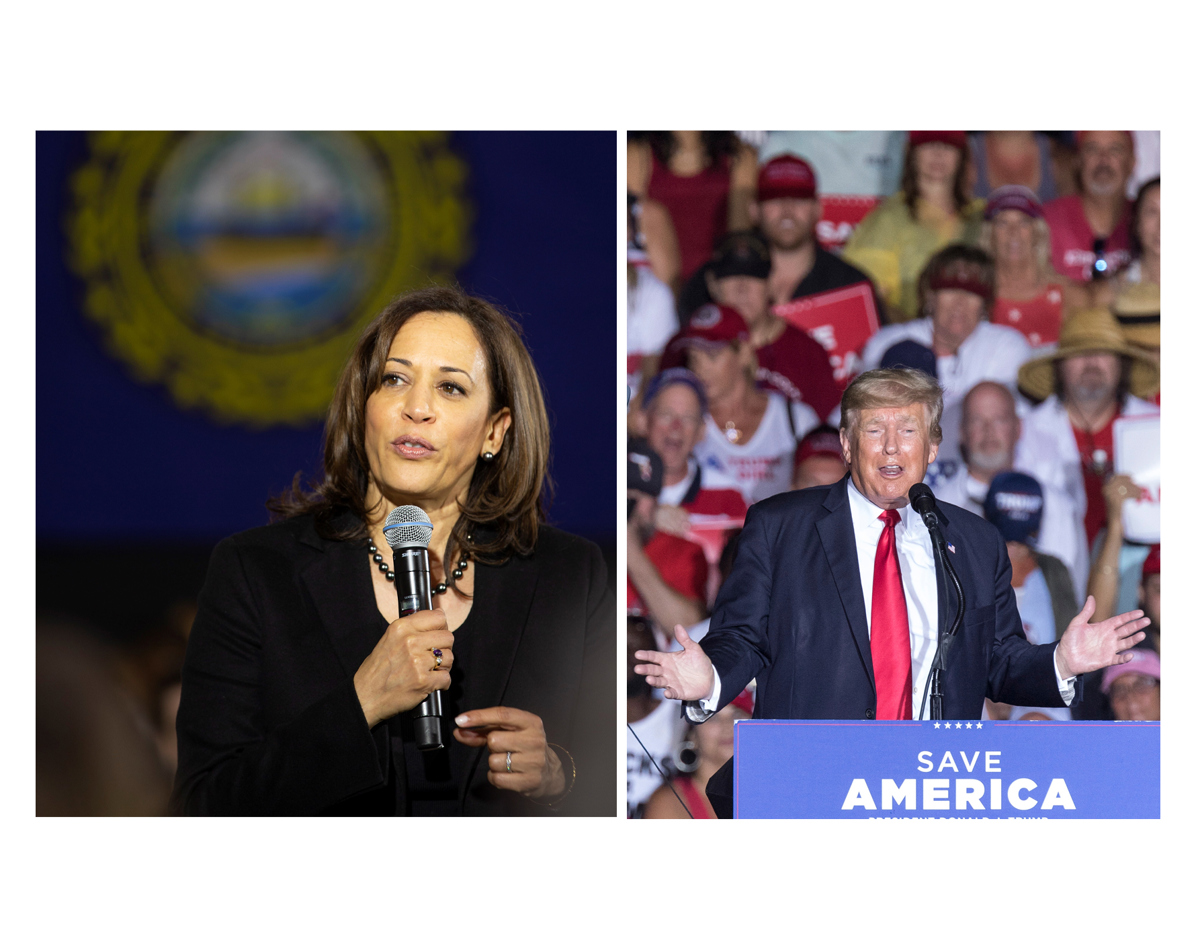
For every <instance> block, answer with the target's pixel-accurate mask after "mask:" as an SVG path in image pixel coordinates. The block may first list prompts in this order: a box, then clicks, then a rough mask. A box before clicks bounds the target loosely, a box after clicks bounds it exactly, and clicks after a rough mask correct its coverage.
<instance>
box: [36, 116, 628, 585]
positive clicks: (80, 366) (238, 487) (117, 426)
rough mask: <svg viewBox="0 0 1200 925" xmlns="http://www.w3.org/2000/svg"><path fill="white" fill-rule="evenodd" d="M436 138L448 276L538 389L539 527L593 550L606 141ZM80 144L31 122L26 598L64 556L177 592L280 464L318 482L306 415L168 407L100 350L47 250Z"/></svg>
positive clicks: (607, 358)
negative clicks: (461, 220) (466, 250)
mask: <svg viewBox="0 0 1200 925" xmlns="http://www.w3.org/2000/svg"><path fill="white" fill-rule="evenodd" d="M451 146H452V147H453V149H454V150H455V152H456V153H457V154H458V155H459V156H460V157H461V158H462V159H463V160H464V161H465V162H466V163H467V165H468V173H469V179H468V185H467V189H468V197H469V199H470V201H471V203H472V206H473V209H474V215H475V220H474V223H473V227H472V229H471V237H472V240H473V241H474V252H473V255H472V257H471V258H470V260H469V262H468V263H467V264H466V265H465V266H463V267H462V268H461V269H460V270H459V272H458V280H459V282H460V283H461V284H462V286H463V287H464V288H465V289H466V290H467V291H468V292H471V293H473V294H475V295H479V296H481V297H483V298H486V299H489V300H491V301H494V302H498V303H499V304H501V305H503V306H505V307H506V308H508V309H509V310H510V311H512V312H514V313H515V314H516V315H517V316H518V318H519V319H520V321H521V323H522V325H523V326H524V328H525V332H526V338H527V342H528V344H529V348H530V351H531V352H532V354H533V358H534V362H535V363H536V364H537V367H538V370H539V372H540V374H541V375H542V377H543V381H544V383H545V389H546V396H547V400H548V404H549V409H550V415H551V425H552V427H553V444H552V450H553V458H552V469H551V471H552V477H553V479H554V482H555V485H556V493H555V500H554V503H553V505H552V507H551V509H550V520H551V522H552V523H554V524H556V525H557V526H560V527H563V528H564V529H567V530H570V531H572V532H575V533H580V534H583V535H585V536H588V537H590V538H592V539H594V540H596V541H597V542H599V543H601V545H602V546H604V547H606V549H607V550H608V553H609V556H610V558H611V555H612V550H613V549H615V537H616V529H615V526H616V525H615V522H614V517H615V510H616V508H615V505H614V497H615V493H616V473H615V470H614V464H613V460H614V459H615V453H614V443H615V439H616V408H617V402H616V401H615V399H614V396H615V395H616V394H617V393H616V389H615V382H616V378H615V376H616V374H615V369H616V366H615V363H614V357H615V356H616V317H617V316H616V297H617V293H616V273H615V271H614V267H615V256H614V255H615V253H616V251H615V240H616V208H615V199H614V190H615V189H616V147H617V146H616V138H615V135H614V134H613V133H611V132H587V133H573V132H546V133H527V132H483V133H457V134H454V135H453V136H451ZM87 154H88V147H87V137H86V135H84V134H83V133H73V132H72V133H63V132H50V133H47V132H39V133H38V136H37V210H38V218H37V347H36V351H37V373H36V384H37V425H36V426H37V464H36V471H37V539H38V547H39V556H38V578H39V581H38V593H39V605H44V604H51V605H56V606H57V605H60V603H61V601H66V600H68V599H69V597H70V596H71V595H73V594H76V593H77V592H78V590H80V589H78V588H72V587H69V586H70V585H72V584H77V582H78V579H76V581H75V582H71V581H66V582H65V583H66V585H67V586H68V587H64V581H65V580H66V578H67V576H68V575H69V574H71V575H74V574H75V573H74V572H73V571H72V569H71V568H70V566H69V564H68V561H69V562H70V563H73V564H74V565H76V566H84V565H85V563H81V561H80V557H82V556H86V557H88V558H89V559H90V560H91V561H93V562H103V563H107V570H108V571H110V572H111V571H113V570H114V569H115V570H116V572H118V573H119V575H118V576H115V577H114V576H112V575H107V574H106V575H105V576H104V577H103V578H96V579H95V580H99V581H102V582H107V584H108V585H112V586H113V587H112V588H111V589H110V593H120V589H121V588H123V587H128V586H129V584H130V580H129V579H130V578H133V579H137V578H138V576H139V574H140V575H142V577H145V573H146V572H153V573H155V575H156V576H157V578H156V580H158V581H159V582H165V583H169V584H174V583H173V582H171V581H170V579H169V577H168V576H163V575H161V574H159V573H161V572H162V571H163V570H167V571H172V570H174V571H176V572H177V573H178V578H179V582H178V583H180V584H181V585H182V586H183V587H184V588H186V587H188V586H190V585H191V584H194V583H195V582H197V581H198V580H199V578H198V576H199V575H200V574H202V571H203V570H202V566H201V565H199V564H198V563H199V562H201V561H202V560H203V559H205V558H206V557H207V551H208V549H209V548H211V546H212V544H213V543H214V542H215V541H216V540H218V539H220V538H221V537H223V536H225V535H228V534H230V533H234V532H236V531H239V530H244V529H246V528H248V527H252V526H256V525H259V524H263V523H266V522H267V519H268V514H267V511H266V509H265V507H264V502H265V501H266V500H267V498H268V497H270V496H271V495H274V494H277V493H278V492H279V491H280V490H282V489H283V488H285V487H286V486H287V485H288V484H289V483H290V482H291V480H292V477H293V476H294V475H295V473H296V472H297V471H298V470H303V472H304V474H305V476H306V478H308V477H312V478H316V477H319V475H320V471H319V467H320V458H321V426H320V425H319V424H315V425H313V426H311V427H308V428H304V429H296V428H290V427H277V428H271V429H267V430H253V429H250V428H247V427H242V426H222V425H218V424H215V423H213V422H212V421H211V420H209V419H208V418H207V417H205V416H204V414H203V413H202V412H196V411H182V410H180V409H179V408H178V407H177V406H176V405H175V404H174V402H173V401H172V400H171V397H170V396H169V395H168V393H167V392H166V390H165V389H164V388H162V387H161V386H158V385H145V384H141V383H138V382H135V381H134V380H133V379H132V378H131V377H130V375H129V374H128V373H127V371H126V368H125V366H124V365H123V364H122V363H121V362H120V361H118V360H116V359H114V358H112V357H111V356H110V355H109V354H108V353H106V352H105V350H104V348H103V346H102V332H101V331H100V330H99V329H98V327H97V326H95V325H94V324H92V323H91V322H90V321H89V320H88V319H86V318H85V317H84V315H83V313H82V311H81V300H82V296H83V286H82V284H81V282H80V281H79V280H78V279H77V278H76V277H75V276H73V275H72V274H71V272H70V271H69V270H68V268H67V265H66V261H65V256H66V239H65V235H64V220H65V216H66V214H67V210H68V209H69V208H70V207H71V205H72V200H71V194H70V188H69V179H70V176H71V174H72V173H73V172H74V171H75V170H76V169H77V168H78V167H79V166H80V165H81V164H82V163H83V162H84V161H85V160H86V158H87ZM118 560H119V561H118ZM114 563H116V564H114ZM173 563H177V564H178V567H175V565H173ZM121 576H124V577H121ZM165 593H166V592H164V594H165ZM159 596H160V597H161V595H159ZM167 596H170V595H169V594H168V595H167ZM153 606H157V603H156V604H154V605H153Z"/></svg>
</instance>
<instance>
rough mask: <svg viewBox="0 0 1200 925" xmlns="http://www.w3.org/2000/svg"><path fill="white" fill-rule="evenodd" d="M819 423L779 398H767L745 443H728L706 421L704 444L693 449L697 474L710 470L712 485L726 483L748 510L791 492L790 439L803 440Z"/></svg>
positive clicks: (809, 413) (810, 413) (792, 442)
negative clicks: (751, 505) (757, 503)
mask: <svg viewBox="0 0 1200 925" xmlns="http://www.w3.org/2000/svg"><path fill="white" fill-rule="evenodd" d="M789 404H790V413H791V416H792V423H791V424H789V423H788V413H789ZM820 423H821V419H820V418H818V417H817V413H816V412H815V411H813V410H812V408H810V407H809V406H808V405H806V404H804V403H802V402H791V403H789V402H788V401H787V399H785V398H784V397H783V396H782V395H779V394H778V393H776V392H768V393H767V410H766V412H765V413H764V414H763V419H762V421H761V422H760V423H759V425H758V430H756V431H755V432H754V436H753V437H751V438H750V440H749V442H747V443H745V444H740V445H739V444H734V443H730V442H729V440H728V439H727V438H726V437H725V433H724V431H723V430H722V428H721V427H720V426H719V425H718V424H717V422H716V421H714V420H713V419H712V417H711V416H708V417H706V418H705V432H704V438H703V439H702V440H701V441H700V443H699V444H697V446H696V449H695V456H696V458H697V459H698V460H699V461H700V467H701V469H711V470H713V472H712V475H711V476H710V478H712V479H713V480H714V482H718V483H720V484H729V483H730V482H732V484H733V485H735V486H736V487H737V489H738V490H739V491H740V492H741V493H742V497H743V498H745V499H746V503H747V504H754V503H756V502H758V501H762V500H763V499H764V498H769V497H771V496H772V495H777V494H779V493H780V492H783V491H789V490H791V487H792V469H793V468H794V463H795V456H796V435H797V434H799V435H800V436H803V435H804V434H806V433H808V432H809V431H810V430H812V429H813V428H814V427H816V426H817V425H818V424H820Z"/></svg>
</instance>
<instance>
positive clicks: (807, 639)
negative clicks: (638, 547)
mask: <svg viewBox="0 0 1200 925" xmlns="http://www.w3.org/2000/svg"><path fill="white" fill-rule="evenodd" d="M848 478H849V477H848V476H847V478H845V479H842V480H841V481H840V482H837V483H836V484H834V485H831V486H824V487H820V488H810V489H807V490H805V491H798V492H786V493H784V494H780V495H775V496H774V497H772V498H768V499H766V500H765V501H762V502H760V503H759V504H756V505H754V506H752V507H751V508H750V511H749V513H748V514H747V516H746V526H745V529H744V530H743V531H742V534H741V535H740V537H739V538H738V549H737V558H736V559H735V561H734V565H733V570H732V572H731V573H730V575H729V578H728V579H727V580H726V582H725V583H724V585H722V587H721V592H720V594H719V596H718V597H717V601H716V605H715V608H714V612H713V617H712V624H711V628H710V629H709V631H708V634H707V635H706V636H705V637H704V639H703V640H701V642H700V645H701V646H702V647H703V649H704V651H705V652H706V653H707V654H708V656H709V658H711V659H712V661H713V664H714V666H715V667H716V669H717V672H718V674H719V675H720V677H721V704H720V706H722V707H723V706H724V705H725V704H726V703H728V702H729V701H730V700H732V699H733V698H734V697H735V696H737V694H738V693H739V692H740V691H741V690H742V688H743V687H745V685H746V684H748V683H749V681H750V679H751V678H755V677H757V678H758V688H757V695H756V698H755V700H756V703H755V709H754V715H755V716H756V717H762V718H766V719H873V718H874V717H875V672H874V668H873V665H872V661H871V642H870V638H869V636H868V633H867V612H866V604H865V603H864V601H863V593H862V584H861V582H860V581H859V574H858V554H857V552H856V551H855V544H854V528H853V524H852V523H851V518H850V502H849V498H848V496H847V480H848ZM938 506H939V508H940V512H941V514H940V519H941V522H942V533H943V535H944V536H945V538H946V542H947V543H949V544H950V545H952V546H954V553H953V554H952V560H953V562H954V566H955V570H956V571H957V572H958V575H959V579H960V580H961V582H962V584H963V590H964V592H965V595H966V612H965V614H964V616H963V625H962V626H961V627H960V628H959V632H958V637H957V640H956V641H955V643H954V648H953V649H952V650H951V652H950V659H949V662H948V664H947V667H946V672H945V674H944V675H943V690H944V693H945V700H944V702H943V707H944V714H943V715H944V716H945V717H946V718H947V719H978V718H979V717H980V715H981V714H982V712H983V698H984V696H985V695H986V696H988V697H990V698H991V699H993V700H997V701H1001V702H1003V703H1012V704H1024V705H1028V706H1038V705H1041V706H1046V705H1050V704H1061V703H1062V697H1061V695H1060V694H1059V691H1058V683H1057V681H1056V680H1055V675H1054V645H1053V644H1051V645H1044V646H1031V645H1030V644H1029V643H1028V642H1027V641H1026V639H1025V634H1024V631H1023V630H1022V628H1021V619H1020V616H1019V615H1018V613H1017V606H1016V598H1015V597H1014V595H1013V591H1012V586H1011V580H1012V568H1011V566H1010V565H1009V561H1008V552H1007V550H1006V549H1005V545H1004V540H1003V539H1002V538H1001V536H1000V534H999V532H998V531H997V530H996V528H995V527H993V526H992V525H991V524H989V523H988V522H987V521H985V520H983V519H981V518H979V517H976V516H975V515H974V514H972V513H970V512H969V511H964V510H963V509H962V508H958V507H955V506H954V505H951V504H946V503H945V502H940V503H939V505H938ZM939 591H940V592H941V593H940V595H939V596H940V598H941V600H940V602H939V608H938V611H939V612H938V616H939V637H940V635H941V633H942V632H944V631H945V630H946V629H948V626H947V623H948V621H949V619H952V618H953V615H954V609H953V608H952V607H951V606H950V601H952V600H953V592H952V591H951V592H949V593H947V592H946V590H945V589H944V588H939ZM918 709H920V700H919V699H918V700H915V701H914V703H913V712H914V715H915V713H916V711H917V710H918Z"/></svg>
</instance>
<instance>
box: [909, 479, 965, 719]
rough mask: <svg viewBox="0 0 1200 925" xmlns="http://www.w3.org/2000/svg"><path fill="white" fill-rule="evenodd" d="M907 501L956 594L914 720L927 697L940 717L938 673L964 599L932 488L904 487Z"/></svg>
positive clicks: (922, 485)
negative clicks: (948, 620) (926, 532)
mask: <svg viewBox="0 0 1200 925" xmlns="http://www.w3.org/2000/svg"><path fill="white" fill-rule="evenodd" d="M908 503H909V504H911V505H912V509H913V510H914V511H916V512H917V513H918V514H920V515H921V519H922V520H923V521H925V526H926V527H928V528H929V536H930V538H931V539H932V540H933V554H934V556H936V557H937V561H938V563H939V564H940V565H941V566H942V567H943V569H944V570H945V572H946V574H948V575H949V577H950V580H951V582H952V583H953V584H954V590H955V591H956V592H957V594H958V606H957V607H956V608H955V614H954V622H952V623H951V624H950V630H949V632H947V633H945V634H944V635H943V636H942V638H941V641H940V642H939V643H938V650H937V655H936V656H935V657H934V659H933V668H932V669H931V670H930V672H929V677H928V678H927V679H926V681H925V693H924V695H923V696H922V697H921V712H920V713H918V714H917V718H918V719H920V718H921V717H922V716H923V715H924V714H925V700H926V698H928V699H929V718H930V719H942V696H943V692H942V672H943V671H944V670H945V668H946V660H947V659H948V658H949V656H950V647H951V646H952V645H953V644H954V636H955V634H956V633H957V632H958V625H959V623H961V622H962V618H963V612H964V611H965V610H966V599H965V598H964V597H963V589H962V582H961V581H959V580H958V572H956V571H955V570H954V564H953V563H952V562H951V561H950V556H949V555H948V554H947V552H946V538H945V537H944V536H942V527H941V524H939V523H938V506H937V500H936V499H935V498H934V496H933V489H932V488H930V487H929V486H928V485H926V484H925V483H924V482H917V484H915V485H914V486H913V487H912V488H910V489H909V490H908Z"/></svg>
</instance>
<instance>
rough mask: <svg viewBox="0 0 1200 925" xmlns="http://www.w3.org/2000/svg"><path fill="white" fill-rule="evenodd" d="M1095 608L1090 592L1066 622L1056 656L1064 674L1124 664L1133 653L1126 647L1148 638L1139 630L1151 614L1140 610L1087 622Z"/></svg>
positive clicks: (1131, 646) (1060, 669)
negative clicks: (1078, 609)
mask: <svg viewBox="0 0 1200 925" xmlns="http://www.w3.org/2000/svg"><path fill="white" fill-rule="evenodd" d="M1095 611H1096V599H1095V598H1094V597H1092V596H1091V595H1090V594H1089V595H1088V599H1087V603H1085V604H1084V605H1083V610H1081V611H1079V615H1078V616H1077V617H1075V619H1074V620H1072V621H1071V622H1070V623H1069V624H1068V625H1067V628H1066V630H1065V631H1064V632H1063V634H1062V639H1060V640H1059V642H1058V649H1057V650H1056V651H1055V653H1054V658H1055V661H1056V662H1057V663H1058V672H1059V674H1061V675H1062V676H1063V677H1064V678H1069V677H1073V676H1075V675H1081V674H1086V673H1087V672H1089V671H1098V670H1099V669H1101V668H1107V667H1108V666H1109V665H1122V664H1124V663H1125V662H1127V661H1129V660H1130V659H1131V658H1133V653H1132V652H1127V651H1126V650H1127V649H1132V648H1133V647H1134V646H1135V645H1137V644H1138V643H1139V642H1141V641H1142V640H1143V639H1145V638H1146V634H1145V633H1142V632H1139V630H1142V629H1144V628H1145V627H1147V626H1149V625H1150V618H1149V617H1143V616H1142V612H1141V611H1140V610H1131V611H1129V613H1120V614H1117V615H1116V616H1115V617H1109V618H1108V619H1107V620H1104V621H1102V622H1100V623H1088V620H1089V619H1091V616H1092V614H1093V613H1095Z"/></svg>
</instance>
